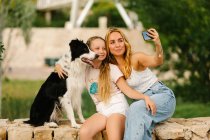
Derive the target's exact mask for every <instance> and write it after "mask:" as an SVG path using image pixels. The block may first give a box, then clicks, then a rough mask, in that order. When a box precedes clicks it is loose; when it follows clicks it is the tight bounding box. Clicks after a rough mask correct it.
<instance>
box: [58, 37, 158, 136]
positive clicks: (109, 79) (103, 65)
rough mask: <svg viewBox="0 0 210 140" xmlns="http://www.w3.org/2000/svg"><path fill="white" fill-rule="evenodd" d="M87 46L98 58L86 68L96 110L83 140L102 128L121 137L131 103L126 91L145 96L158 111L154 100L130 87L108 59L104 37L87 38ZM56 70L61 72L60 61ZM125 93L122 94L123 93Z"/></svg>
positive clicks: (84, 127) (83, 130) (134, 96)
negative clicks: (92, 64) (91, 65)
mask: <svg viewBox="0 0 210 140" xmlns="http://www.w3.org/2000/svg"><path fill="white" fill-rule="evenodd" d="M87 45H88V46H89V47H90V49H91V50H92V51H94V52H96V53H97V54H98V55H99V57H98V58H97V59H96V60H94V62H93V63H94V68H93V67H89V68H87V70H86V81H85V82H86V85H87V86H86V87H87V89H88V92H89V94H90V96H91V98H92V99H93V101H94V103H95V105H96V110H97V113H95V114H93V115H92V116H91V117H90V118H88V119H87V120H86V121H85V122H84V124H83V125H82V127H81V129H80V132H79V135H80V140H91V139H93V137H94V136H95V135H96V134H97V133H98V132H100V131H102V130H105V129H106V132H107V136H108V139H109V140H122V139H123V134H124V127H125V112H126V110H127V108H128V103H127V101H126V99H125V97H124V94H126V95H127V96H128V97H130V98H132V99H144V100H145V102H146V104H147V105H148V107H150V108H152V110H153V111H154V112H155V105H154V103H153V102H152V101H151V100H150V98H148V96H145V95H143V94H141V93H138V92H137V91H135V90H133V89H131V88H130V87H129V86H128V85H127V83H126V81H125V79H124V76H123V74H122V72H121V71H120V70H119V68H118V67H117V66H115V65H113V64H109V63H108V61H107V57H106V56H107V50H106V47H105V40H104V39H103V38H101V37H98V36H94V37H91V38H90V39H88V41H87ZM55 68H56V71H57V72H58V73H59V74H60V75H62V70H61V69H60V68H61V67H60V65H59V63H58V64H56V67H55ZM122 92H123V93H124V94H123V93H122Z"/></svg>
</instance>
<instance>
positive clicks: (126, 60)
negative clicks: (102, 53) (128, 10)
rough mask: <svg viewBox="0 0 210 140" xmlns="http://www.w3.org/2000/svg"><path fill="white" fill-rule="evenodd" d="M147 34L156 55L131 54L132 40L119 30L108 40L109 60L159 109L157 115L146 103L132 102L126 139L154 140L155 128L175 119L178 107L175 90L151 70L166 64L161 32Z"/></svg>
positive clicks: (113, 32) (109, 34)
mask: <svg viewBox="0 0 210 140" xmlns="http://www.w3.org/2000/svg"><path fill="white" fill-rule="evenodd" d="M147 31H148V36H150V37H152V38H153V39H152V40H153V42H154V44H155V47H156V51H155V55H153V56H149V55H146V54H144V53H140V52H138V53H131V46H130V44H129V42H128V40H127V39H126V37H125V35H124V34H123V33H122V31H120V30H119V29H117V28H112V29H110V30H109V31H108V32H107V34H106V37H105V40H106V47H107V50H108V58H109V61H110V62H111V63H112V64H115V65H117V66H118V67H119V69H120V70H121V71H122V73H123V74H124V76H125V78H126V81H127V83H128V85H129V86H131V87H132V88H133V89H135V90H137V91H139V92H140V93H144V95H147V96H149V97H150V98H151V100H152V101H154V102H155V105H156V109H157V110H156V114H155V113H154V112H153V111H152V110H148V109H146V108H147V105H146V104H145V101H144V100H139V101H136V102H134V103H132V104H131V106H130V107H129V109H128V111H127V113H126V126H125V134H124V140H151V139H152V138H151V133H152V129H153V128H154V125H155V124H157V123H158V122H161V121H164V120H166V119H168V118H169V117H171V116H172V115H173V113H174V110H175V106H176V100H175V96H174V93H173V92H172V90H171V89H169V88H168V87H166V86H165V85H164V84H163V83H162V82H160V81H159V80H158V78H157V77H156V75H155V74H153V73H152V71H151V70H150V69H149V67H156V66H159V65H161V64H162V63H163V50H162V46H161V41H160V38H159V35H158V33H157V31H156V30H155V29H152V28H151V29H149V30H147Z"/></svg>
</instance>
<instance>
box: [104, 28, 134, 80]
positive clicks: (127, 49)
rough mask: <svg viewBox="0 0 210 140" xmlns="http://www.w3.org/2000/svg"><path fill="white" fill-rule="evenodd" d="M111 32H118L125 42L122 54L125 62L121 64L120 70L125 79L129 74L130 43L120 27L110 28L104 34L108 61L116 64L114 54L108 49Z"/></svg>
mask: <svg viewBox="0 0 210 140" xmlns="http://www.w3.org/2000/svg"><path fill="white" fill-rule="evenodd" d="M113 32H118V33H120V35H121V36H122V38H123V40H124V43H125V53H124V54H123V58H124V60H125V64H124V65H123V66H121V71H122V73H123V74H124V76H125V78H126V79H127V78H129V76H130V75H131V54H132V52H131V45H130V43H129V42H128V40H127V38H126V36H125V35H124V34H123V32H122V31H121V30H120V29H118V28H110V29H109V30H108V32H107V33H106V36H105V41H106V50H107V57H108V59H109V62H110V63H112V64H116V65H118V63H117V61H116V59H115V57H114V55H113V54H112V53H111V52H110V49H109V38H110V35H111V33H113Z"/></svg>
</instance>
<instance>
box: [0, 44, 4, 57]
mask: <svg viewBox="0 0 210 140" xmlns="http://www.w3.org/2000/svg"><path fill="white" fill-rule="evenodd" d="M3 51H4V45H3V44H2V43H1V42H0V61H1V60H2V54H3Z"/></svg>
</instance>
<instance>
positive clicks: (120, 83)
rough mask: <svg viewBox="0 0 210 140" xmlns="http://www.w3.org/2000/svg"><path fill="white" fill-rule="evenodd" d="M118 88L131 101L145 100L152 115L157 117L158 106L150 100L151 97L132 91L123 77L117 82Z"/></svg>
mask: <svg viewBox="0 0 210 140" xmlns="http://www.w3.org/2000/svg"><path fill="white" fill-rule="evenodd" d="M116 84H117V86H118V87H119V89H120V90H121V91H122V92H123V93H124V94H125V95H127V96H128V97H129V98H131V99H143V100H145V103H146V107H147V109H148V110H151V112H152V115H155V113H156V105H155V103H154V102H153V101H152V100H151V99H150V97H149V96H146V95H144V94H143V93H140V92H138V91H136V90H134V89H132V88H131V87H130V86H128V84H127V83H126V81H125V79H124V78H123V77H120V78H119V79H118V80H117V82H116Z"/></svg>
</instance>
